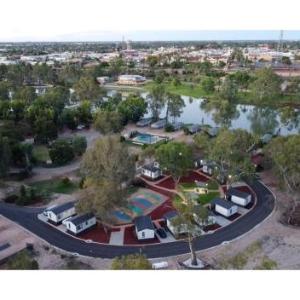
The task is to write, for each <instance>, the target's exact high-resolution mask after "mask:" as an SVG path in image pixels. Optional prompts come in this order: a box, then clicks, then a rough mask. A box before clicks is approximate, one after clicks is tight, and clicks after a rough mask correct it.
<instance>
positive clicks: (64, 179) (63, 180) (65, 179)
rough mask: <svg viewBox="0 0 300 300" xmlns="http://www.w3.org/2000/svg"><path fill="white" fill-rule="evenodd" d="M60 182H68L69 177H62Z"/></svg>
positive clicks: (66, 183) (65, 183)
mask: <svg viewBox="0 0 300 300" xmlns="http://www.w3.org/2000/svg"><path fill="white" fill-rule="evenodd" d="M61 182H62V183H63V184H64V185H68V184H69V183H70V179H69V177H64V178H63V179H62V180H61Z"/></svg>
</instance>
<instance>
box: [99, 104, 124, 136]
mask: <svg viewBox="0 0 300 300" xmlns="http://www.w3.org/2000/svg"><path fill="white" fill-rule="evenodd" d="M122 121H123V120H122V117H121V115H120V113H119V112H117V111H109V110H98V111H97V112H96V114H95V115H94V123H93V125H94V127H95V129H96V130H98V131H100V132H101V133H103V134H112V133H118V132H120V131H121V130H122V128H123V125H122Z"/></svg>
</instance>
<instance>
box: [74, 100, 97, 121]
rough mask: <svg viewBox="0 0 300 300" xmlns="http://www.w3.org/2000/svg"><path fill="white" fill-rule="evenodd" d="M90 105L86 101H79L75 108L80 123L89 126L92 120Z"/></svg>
mask: <svg viewBox="0 0 300 300" xmlns="http://www.w3.org/2000/svg"><path fill="white" fill-rule="evenodd" d="M91 110H92V105H91V102H90V101H88V100H84V101H81V103H80V105H79V107H78V108H77V117H78V120H79V122H80V123H82V124H85V125H89V124H90V123H91V121H92V119H93V117H92V112H91Z"/></svg>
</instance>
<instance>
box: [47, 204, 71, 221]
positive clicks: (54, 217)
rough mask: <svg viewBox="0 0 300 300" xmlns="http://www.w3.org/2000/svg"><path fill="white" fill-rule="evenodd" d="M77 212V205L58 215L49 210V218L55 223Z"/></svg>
mask: <svg viewBox="0 0 300 300" xmlns="http://www.w3.org/2000/svg"><path fill="white" fill-rule="evenodd" d="M74 214H75V207H71V208H69V209H68V210H66V211H64V212H62V213H60V214H58V215H56V214H54V213H53V212H52V211H48V212H47V217H48V219H49V220H51V221H52V222H55V223H59V222H61V221H62V220H64V219H67V218H69V217H71V216H73V215H74Z"/></svg>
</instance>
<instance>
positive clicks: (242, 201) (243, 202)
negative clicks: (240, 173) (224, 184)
mask: <svg viewBox="0 0 300 300" xmlns="http://www.w3.org/2000/svg"><path fill="white" fill-rule="evenodd" d="M231 201H232V202H234V203H236V204H238V205H241V206H246V205H247V204H249V203H250V202H251V195H248V197H247V198H241V197H238V196H235V195H232V196H231Z"/></svg>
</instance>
